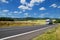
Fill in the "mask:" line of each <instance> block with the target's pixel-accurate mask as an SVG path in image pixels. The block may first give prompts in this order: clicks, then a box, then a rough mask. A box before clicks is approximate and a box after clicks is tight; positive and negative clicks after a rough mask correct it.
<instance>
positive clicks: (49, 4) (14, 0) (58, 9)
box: [0, 0, 60, 18]
mask: <svg viewBox="0 0 60 40" xmlns="http://www.w3.org/2000/svg"><path fill="white" fill-rule="evenodd" d="M0 17H14V18H23V17H39V18H44V17H50V18H60V0H0Z"/></svg>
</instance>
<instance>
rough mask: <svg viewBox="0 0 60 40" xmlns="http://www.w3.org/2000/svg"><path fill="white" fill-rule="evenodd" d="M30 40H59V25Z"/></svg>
mask: <svg viewBox="0 0 60 40" xmlns="http://www.w3.org/2000/svg"><path fill="white" fill-rule="evenodd" d="M32 40H60V25H58V26H57V27H56V28H53V29H52V30H49V31H48V32H46V33H44V34H42V35H39V36H38V37H36V38H33V39H32Z"/></svg>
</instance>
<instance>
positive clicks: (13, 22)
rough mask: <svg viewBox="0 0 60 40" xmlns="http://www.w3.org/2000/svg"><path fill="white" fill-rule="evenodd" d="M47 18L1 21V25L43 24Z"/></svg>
mask: <svg viewBox="0 0 60 40" xmlns="http://www.w3.org/2000/svg"><path fill="white" fill-rule="evenodd" d="M43 24H45V20H34V21H32V20H29V21H0V28H1V27H7V26H9V27H11V26H13V27H14V26H33V25H43Z"/></svg>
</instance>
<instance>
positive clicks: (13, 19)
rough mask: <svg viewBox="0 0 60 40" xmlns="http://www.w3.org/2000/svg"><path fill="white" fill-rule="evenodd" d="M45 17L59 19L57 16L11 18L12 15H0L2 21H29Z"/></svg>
mask: <svg viewBox="0 0 60 40" xmlns="http://www.w3.org/2000/svg"><path fill="white" fill-rule="evenodd" d="M45 19H57V18H33V17H26V18H10V17H0V21H27V20H45Z"/></svg>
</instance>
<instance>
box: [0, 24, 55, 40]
mask: <svg viewBox="0 0 60 40" xmlns="http://www.w3.org/2000/svg"><path fill="white" fill-rule="evenodd" d="M54 25H55V24H54ZM50 26H53V25H38V26H29V27H28V26H26V27H11V28H0V39H1V38H4V37H9V36H13V35H17V34H21V33H25V32H29V31H33V30H37V29H41V28H45V27H50Z"/></svg>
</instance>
